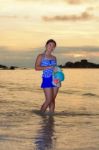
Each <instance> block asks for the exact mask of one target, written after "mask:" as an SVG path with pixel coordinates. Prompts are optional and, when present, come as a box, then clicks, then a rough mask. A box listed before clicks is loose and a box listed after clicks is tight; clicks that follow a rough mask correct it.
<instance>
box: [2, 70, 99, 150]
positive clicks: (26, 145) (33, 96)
mask: <svg viewBox="0 0 99 150" xmlns="http://www.w3.org/2000/svg"><path fill="white" fill-rule="evenodd" d="M63 71H64V73H65V76H66V79H65V81H64V82H63V83H62V87H61V88H60V91H59V94H58V96H57V99H56V111H55V114H53V115H51V114H48V113H46V114H45V115H42V114H40V112H39V108H40V106H41V104H42V103H43V101H44V95H43V92H42V89H40V82H41V78H40V77H41V72H38V71H37V72H36V71H34V70H0V150H6V149H7V150H13V149H14V150H99V70H98V69H64V70H63Z"/></svg>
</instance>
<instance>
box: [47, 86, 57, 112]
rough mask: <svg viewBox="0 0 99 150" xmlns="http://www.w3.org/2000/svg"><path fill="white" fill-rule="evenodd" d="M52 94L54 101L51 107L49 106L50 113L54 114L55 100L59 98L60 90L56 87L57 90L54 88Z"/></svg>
mask: <svg viewBox="0 0 99 150" xmlns="http://www.w3.org/2000/svg"><path fill="white" fill-rule="evenodd" d="M52 90H53V91H52V94H53V99H52V101H51V103H50V105H49V111H50V112H54V109H55V98H56V96H57V94H58V90H59V88H58V87H55V88H52Z"/></svg>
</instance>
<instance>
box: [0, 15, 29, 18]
mask: <svg viewBox="0 0 99 150" xmlns="http://www.w3.org/2000/svg"><path fill="white" fill-rule="evenodd" d="M0 18H1V19H31V17H30V16H26V15H24V16H22V15H20V16H18V15H0Z"/></svg>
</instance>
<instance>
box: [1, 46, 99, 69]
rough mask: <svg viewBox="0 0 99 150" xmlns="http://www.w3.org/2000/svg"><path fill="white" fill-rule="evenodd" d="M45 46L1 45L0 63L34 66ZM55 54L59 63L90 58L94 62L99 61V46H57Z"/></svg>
mask: <svg viewBox="0 0 99 150" xmlns="http://www.w3.org/2000/svg"><path fill="white" fill-rule="evenodd" d="M43 51H44V48H43V47H42V48H36V49H33V48H31V49H29V50H26V49H25V50H23V49H22V50H20V51H17V50H14V51H12V50H10V49H8V48H7V47H3V46H2V47H0V64H2V65H7V66H11V65H15V66H20V67H22V66H23V67H33V66H34V64H35V60H36V57H37V55H38V54H40V53H42V52H43ZM54 55H55V56H56V57H57V59H58V64H65V63H66V62H67V61H77V60H81V59H88V60H90V61H92V62H95V63H99V47H94V46H93V47H92V46H91V47H89V46H87V47H86V46H82V47H57V48H56V49H55V51H54Z"/></svg>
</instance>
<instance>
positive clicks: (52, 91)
mask: <svg viewBox="0 0 99 150" xmlns="http://www.w3.org/2000/svg"><path fill="white" fill-rule="evenodd" d="M55 47H56V42H55V41H54V40H53V39H50V40H48V41H47V42H46V45H45V49H46V50H45V51H44V53H42V54H39V55H38V56H37V59H36V62H35V69H36V70H43V74H42V84H41V88H43V91H44V94H45V102H44V103H43V105H42V106H41V112H45V111H46V109H47V108H48V107H49V111H50V112H54V109H55V98H56V96H57V93H58V90H59V87H60V86H59V87H57V86H55V85H53V84H52V73H53V69H54V66H56V65H57V60H56V57H55V56H53V55H52V52H53V51H54V49H55Z"/></svg>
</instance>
